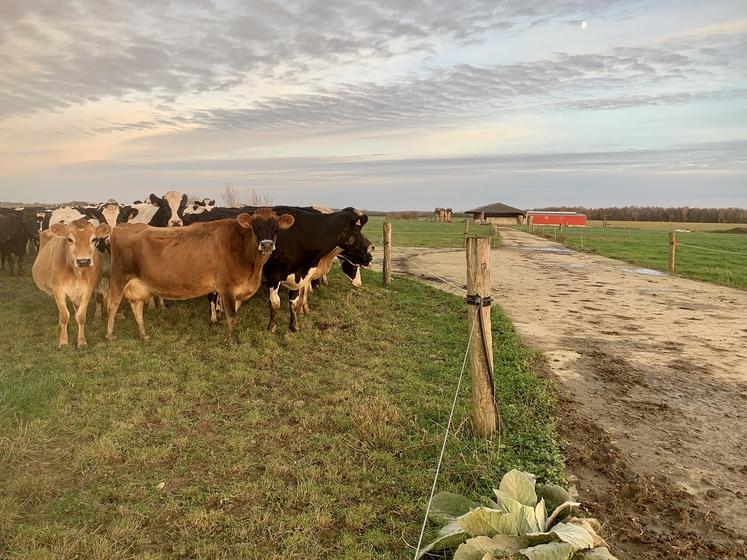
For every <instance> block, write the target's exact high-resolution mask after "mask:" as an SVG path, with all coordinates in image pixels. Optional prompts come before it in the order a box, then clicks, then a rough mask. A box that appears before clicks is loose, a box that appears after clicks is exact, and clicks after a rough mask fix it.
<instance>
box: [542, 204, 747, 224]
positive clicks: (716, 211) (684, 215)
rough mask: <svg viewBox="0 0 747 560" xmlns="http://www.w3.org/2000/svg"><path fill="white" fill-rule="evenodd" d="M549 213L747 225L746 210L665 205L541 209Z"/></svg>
mask: <svg viewBox="0 0 747 560" xmlns="http://www.w3.org/2000/svg"><path fill="white" fill-rule="evenodd" d="M539 210H546V211H548V212H561V211H563V212H580V213H581V214H585V215H586V217H587V218H589V219H590V220H623V221H636V220H638V221H641V222H699V223H720V224H722V223H725V224H744V223H747V209H745V208H690V207H688V206H681V207H677V208H664V207H662V206H623V207H622V208H620V207H617V206H613V207H611V208H585V207H583V206H552V207H547V208H539Z"/></svg>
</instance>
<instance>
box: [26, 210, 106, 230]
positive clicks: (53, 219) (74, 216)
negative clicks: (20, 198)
mask: <svg viewBox="0 0 747 560" xmlns="http://www.w3.org/2000/svg"><path fill="white" fill-rule="evenodd" d="M98 209H99V205H98V204H93V205H88V206H61V207H59V208H55V209H53V210H51V211H49V212H45V213H44V217H43V218H42V223H41V230H40V231H44V230H48V229H49V228H50V227H51V226H53V225H54V224H69V223H71V222H74V221H75V220H80V219H83V220H88V221H90V222H92V223H93V225H94V227H95V226H97V225H98V224H99V219H98V217H97V216H96V213H97V211H98ZM94 220H95V221H94Z"/></svg>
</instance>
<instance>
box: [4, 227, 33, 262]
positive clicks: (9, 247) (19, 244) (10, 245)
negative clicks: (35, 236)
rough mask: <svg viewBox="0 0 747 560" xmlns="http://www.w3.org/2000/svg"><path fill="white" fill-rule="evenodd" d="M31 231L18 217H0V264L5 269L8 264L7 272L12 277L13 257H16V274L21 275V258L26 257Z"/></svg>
mask: <svg viewBox="0 0 747 560" xmlns="http://www.w3.org/2000/svg"><path fill="white" fill-rule="evenodd" d="M32 233H33V230H31V231H29V228H28V227H27V226H26V224H25V223H24V220H23V218H22V217H21V216H20V215H10V216H8V215H0V263H1V264H2V267H3V268H5V262H6V261H7V262H8V270H9V272H10V274H11V276H12V275H13V255H15V256H16V274H17V275H18V276H20V275H21V274H22V273H23V258H24V257H25V256H26V242H27V241H28V240H29V238H30V237H31V234H32Z"/></svg>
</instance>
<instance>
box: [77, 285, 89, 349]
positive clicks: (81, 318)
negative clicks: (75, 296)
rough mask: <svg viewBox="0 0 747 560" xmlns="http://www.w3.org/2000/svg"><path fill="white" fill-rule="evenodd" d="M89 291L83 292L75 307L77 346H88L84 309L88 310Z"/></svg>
mask: <svg viewBox="0 0 747 560" xmlns="http://www.w3.org/2000/svg"><path fill="white" fill-rule="evenodd" d="M91 293H92V292H88V293H86V294H83V297H82V298H81V299H80V303H79V304H78V307H77V308H76V309H75V322H76V323H78V348H79V349H81V350H82V349H84V348H88V342H87V341H86V311H88V302H89V301H90V300H91Z"/></svg>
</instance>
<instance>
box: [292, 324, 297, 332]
mask: <svg viewBox="0 0 747 560" xmlns="http://www.w3.org/2000/svg"><path fill="white" fill-rule="evenodd" d="M290 330H291V332H298V323H291V324H290Z"/></svg>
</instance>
